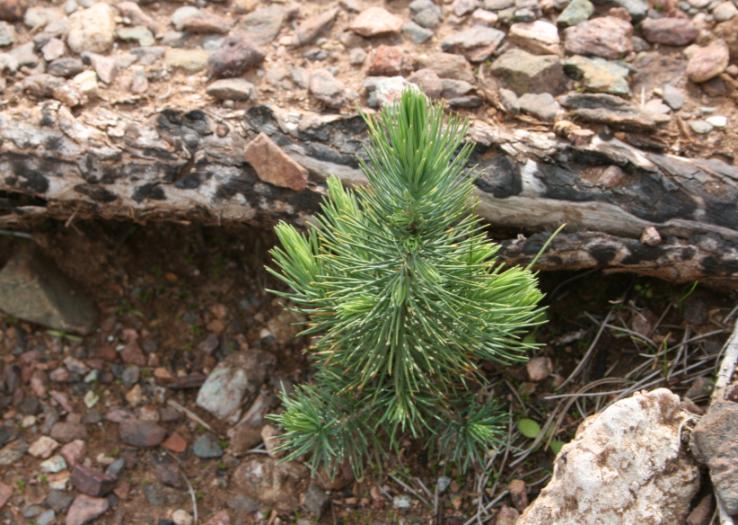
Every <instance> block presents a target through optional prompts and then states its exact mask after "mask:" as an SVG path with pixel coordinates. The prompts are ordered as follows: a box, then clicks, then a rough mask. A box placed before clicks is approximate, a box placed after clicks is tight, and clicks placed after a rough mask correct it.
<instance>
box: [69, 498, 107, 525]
mask: <svg viewBox="0 0 738 525" xmlns="http://www.w3.org/2000/svg"><path fill="white" fill-rule="evenodd" d="M109 506H110V504H109V503H108V500H107V499H105V498H93V497H91V496H87V495H85V494H80V495H79V496H77V497H76V498H75V499H74V502H73V503H72V506H71V507H69V512H67V519H66V520H65V522H64V523H65V525H85V524H86V523H90V522H91V521H92V520H94V519H95V518H97V517H98V516H101V515H102V514H104V513H105V511H107V510H108V507H109Z"/></svg>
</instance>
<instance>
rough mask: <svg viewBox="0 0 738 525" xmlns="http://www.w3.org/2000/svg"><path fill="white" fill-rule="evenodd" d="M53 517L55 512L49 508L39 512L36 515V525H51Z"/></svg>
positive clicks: (54, 517)
mask: <svg viewBox="0 0 738 525" xmlns="http://www.w3.org/2000/svg"><path fill="white" fill-rule="evenodd" d="M55 519H56V513H55V512H54V511H53V510H51V509H49V510H46V511H44V512H42V513H41V514H39V515H38V516H37V517H36V520H35V521H36V525H52V523H54V520H55Z"/></svg>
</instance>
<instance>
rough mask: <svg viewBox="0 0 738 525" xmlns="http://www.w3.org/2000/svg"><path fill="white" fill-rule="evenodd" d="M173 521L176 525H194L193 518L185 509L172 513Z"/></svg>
mask: <svg viewBox="0 0 738 525" xmlns="http://www.w3.org/2000/svg"><path fill="white" fill-rule="evenodd" d="M172 521H173V522H174V523H175V524H176V525H192V521H193V519H192V516H190V513H189V512H187V511H186V510H184V509H177V510H175V511H174V512H173V513H172Z"/></svg>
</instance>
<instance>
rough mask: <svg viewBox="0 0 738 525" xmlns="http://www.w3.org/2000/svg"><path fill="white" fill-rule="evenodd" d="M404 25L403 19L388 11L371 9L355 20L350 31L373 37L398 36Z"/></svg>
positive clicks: (376, 8) (377, 8) (379, 8)
mask: <svg viewBox="0 0 738 525" xmlns="http://www.w3.org/2000/svg"><path fill="white" fill-rule="evenodd" d="M402 24H403V21H402V18H400V17H399V16H395V15H393V14H392V13H390V12H389V11H387V10H386V9H383V8H381V7H370V8H369V9H366V10H364V11H362V12H361V13H359V15H358V16H357V17H356V18H354V20H353V21H352V22H351V26H350V29H351V31H353V32H354V33H356V34H358V35H361V36H366V37H372V36H379V35H388V34H397V33H399V32H400V30H401V29H402Z"/></svg>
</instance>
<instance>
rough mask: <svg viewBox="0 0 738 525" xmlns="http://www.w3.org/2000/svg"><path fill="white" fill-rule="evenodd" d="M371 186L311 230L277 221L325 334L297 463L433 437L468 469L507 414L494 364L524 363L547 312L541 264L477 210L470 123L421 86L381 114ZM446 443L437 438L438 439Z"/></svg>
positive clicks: (288, 419) (340, 197) (281, 259)
mask: <svg viewBox="0 0 738 525" xmlns="http://www.w3.org/2000/svg"><path fill="white" fill-rule="evenodd" d="M366 120H367V124H368V127H369V134H370V137H371V144H370V146H369V147H368V157H367V158H368V160H367V162H366V163H364V164H362V170H363V171H364V173H365V175H366V177H367V179H368V181H369V184H368V185H367V186H365V187H360V188H357V189H347V188H344V187H343V186H342V184H341V182H340V181H339V180H338V179H335V178H332V179H329V180H328V194H327V196H326V198H325V200H324V202H323V204H322V208H321V211H320V213H319V214H318V216H317V217H316V220H315V223H314V225H313V227H312V228H311V229H310V231H309V232H308V233H306V234H303V233H300V232H299V231H297V230H296V229H295V228H294V227H293V226H291V225H289V224H286V223H280V224H279V225H278V226H277V227H276V234H277V238H278V241H279V244H278V246H277V247H275V248H274V249H273V250H272V256H273V260H274V264H275V266H274V268H269V271H270V272H271V273H272V274H273V275H274V276H276V277H277V278H278V279H280V280H281V281H282V282H283V283H284V284H286V285H287V287H288V288H289V291H288V292H275V293H278V294H279V295H280V296H282V297H285V298H288V299H289V300H291V301H292V304H294V307H295V309H297V310H298V311H300V312H302V313H303V314H305V315H306V316H307V317H308V319H309V323H308V325H307V326H306V328H305V332H304V333H306V334H311V335H318V336H319V337H318V338H317V340H316V343H315V344H314V347H313V349H312V354H311V355H312V358H313V361H314V364H315V368H316V374H315V377H314V384H313V385H309V386H304V387H301V388H298V389H297V390H296V391H295V392H294V393H292V394H290V395H288V394H286V393H283V395H282V402H283V405H284V411H283V412H282V413H280V414H277V415H274V416H273V420H274V421H276V422H277V423H278V424H279V425H281V427H282V428H283V429H284V431H285V432H284V434H283V435H282V440H283V447H284V450H286V451H287V452H288V455H287V458H288V459H297V458H300V457H303V456H304V457H306V458H307V461H308V464H309V465H310V466H311V467H312V468H313V469H314V470H319V469H328V470H329V471H334V470H335V468H337V466H340V465H341V464H343V463H345V462H349V463H350V464H351V465H352V467H353V468H354V470H355V471H356V472H360V471H361V469H362V468H363V467H364V466H365V465H366V464H367V463H373V464H375V466H376V462H378V461H381V460H382V458H386V457H387V456H388V454H392V453H394V452H396V451H397V449H398V448H399V446H400V445H399V443H400V440H401V438H402V437H404V436H407V435H409V436H411V437H413V438H417V439H423V440H425V441H426V442H427V443H428V445H429V447H428V448H430V449H435V450H437V453H438V454H439V456H441V457H443V458H447V459H450V460H451V461H452V462H454V463H456V464H458V465H459V466H460V467H462V468H463V469H466V468H468V467H470V466H471V465H474V464H478V463H480V462H481V461H482V460H483V459H484V456H485V454H486V453H487V451H488V449H489V448H490V447H493V446H495V444H496V443H497V440H498V437H499V435H500V433H501V431H502V430H501V428H502V425H501V423H500V422H501V421H502V420H504V419H505V417H506V416H505V415H504V411H502V410H501V409H499V407H498V406H497V405H495V404H493V403H489V402H488V403H483V404H481V405H479V404H478V403H477V402H476V401H474V392H476V391H477V390H479V388H480V387H481V386H484V385H486V384H487V380H486V379H485V377H484V375H483V374H482V373H480V370H479V367H480V364H481V363H482V362H483V361H493V362H496V363H502V364H509V363H515V362H521V361H524V360H525V359H526V358H527V354H528V352H529V351H530V350H531V349H532V348H534V347H535V345H534V344H533V343H530V342H526V340H525V339H524V336H525V335H526V333H527V332H528V331H529V329H530V328H531V327H533V326H535V325H537V324H540V323H542V322H543V321H544V317H543V312H542V309H541V308H540V307H539V306H538V303H539V302H540V300H541V298H542V294H541V292H540V291H539V289H538V286H537V278H536V275H535V274H534V273H532V272H531V270H530V269H529V268H520V267H513V268H505V267H503V266H502V265H501V264H500V263H499V262H498V261H497V259H496V258H495V256H496V253H497V251H498V246H496V245H495V244H493V243H491V242H489V241H488V239H487V237H486V234H485V232H484V229H483V225H482V223H481V221H480V219H479V217H477V216H476V215H475V214H474V211H473V210H474V208H475V206H476V201H475V198H474V191H473V190H474V186H473V180H472V178H471V177H470V176H469V174H468V173H467V172H466V169H465V166H466V164H467V161H468V159H469V155H470V153H471V146H470V145H469V144H468V143H464V137H465V135H466V131H467V124H466V123H465V122H464V121H462V120H459V119H458V118H455V117H450V118H445V117H444V112H443V109H442V107H441V106H439V105H432V104H430V103H429V102H428V100H427V99H426V97H425V96H424V95H422V94H420V93H417V92H415V91H407V92H405V93H404V94H403V96H402V98H401V100H400V101H399V103H397V104H396V105H394V106H392V107H388V108H385V109H384V110H383V111H382V112H381V113H380V114H379V116H378V117H376V118H371V117H367V119H366ZM436 444H437V446H436Z"/></svg>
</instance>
